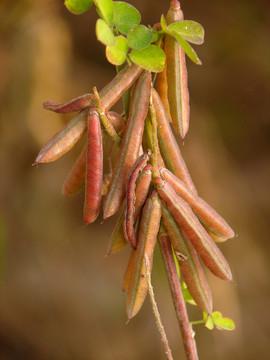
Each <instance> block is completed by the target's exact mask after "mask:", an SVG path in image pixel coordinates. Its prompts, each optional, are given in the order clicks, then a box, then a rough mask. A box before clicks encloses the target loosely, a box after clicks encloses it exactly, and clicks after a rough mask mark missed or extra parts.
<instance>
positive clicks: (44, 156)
mask: <svg viewBox="0 0 270 360" xmlns="http://www.w3.org/2000/svg"><path fill="white" fill-rule="evenodd" d="M85 116H86V114H85V112H81V113H80V114H78V115H77V116H76V117H74V118H73V119H72V120H71V121H70V122H69V123H68V124H67V126H66V127H65V128H64V129H63V130H61V131H60V132H58V133H57V134H56V135H54V136H53V137H52V139H51V140H50V141H49V142H48V143H47V144H46V145H44V146H43V148H42V149H41V150H40V152H39V154H38V156H37V158H36V160H35V162H34V165H37V164H41V163H50V162H53V161H55V160H57V159H59V158H60V157H62V156H63V155H65V154H66V153H67V152H68V151H69V150H70V149H72V148H73V146H74V145H75V144H76V143H77V142H78V141H79V139H80V138H81V137H82V135H83V133H84V131H85V129H86V122H85Z"/></svg>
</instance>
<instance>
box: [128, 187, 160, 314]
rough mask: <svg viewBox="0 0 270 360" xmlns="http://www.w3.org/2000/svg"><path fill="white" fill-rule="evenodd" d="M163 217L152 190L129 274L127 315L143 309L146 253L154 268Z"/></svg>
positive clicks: (146, 286) (146, 287) (145, 207)
mask: <svg viewBox="0 0 270 360" xmlns="http://www.w3.org/2000/svg"><path fill="white" fill-rule="evenodd" d="M160 219H161V206H160V202H159V198H158V195H157V193H156V192H155V191H153V192H152V194H151V195H150V197H149V198H148V200H147V201H146V203H145V205H144V208H143V213H142V218H141V222H140V228H139V237H138V245H137V249H136V250H134V255H131V256H134V257H135V258H134V259H133V260H131V261H134V265H133V266H132V270H133V271H132V272H131V273H130V274H129V275H128V276H127V278H128V285H127V316H128V319H131V318H133V317H134V316H135V315H136V314H137V313H138V312H139V310H140V309H141V307H142V305H143V303H144V300H145V297H146V295H147V291H148V284H147V279H146V268H145V261H144V257H145V255H146V256H147V257H148V259H149V262H150V267H151V268H152V263H153V254H154V249H155V245H156V241H157V235H158V231H159V226H160Z"/></svg>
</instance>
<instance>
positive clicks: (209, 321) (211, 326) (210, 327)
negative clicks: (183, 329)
mask: <svg viewBox="0 0 270 360" xmlns="http://www.w3.org/2000/svg"><path fill="white" fill-rule="evenodd" d="M204 325H205V327H206V328H207V329H208V330H213V329H214V327H215V326H214V322H213V319H212V318H211V316H210V315H209V316H208V317H207V319H206V321H205V324H204Z"/></svg>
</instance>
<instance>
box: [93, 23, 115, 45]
mask: <svg viewBox="0 0 270 360" xmlns="http://www.w3.org/2000/svg"><path fill="white" fill-rule="evenodd" d="M96 35H97V39H98V40H99V41H100V42H101V43H102V44H104V45H107V46H112V45H114V44H115V36H114V34H113V32H112V30H111V28H110V27H109V25H108V24H107V23H106V22H105V21H104V20H102V19H98V21H97V23H96Z"/></svg>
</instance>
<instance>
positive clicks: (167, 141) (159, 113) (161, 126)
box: [152, 89, 197, 194]
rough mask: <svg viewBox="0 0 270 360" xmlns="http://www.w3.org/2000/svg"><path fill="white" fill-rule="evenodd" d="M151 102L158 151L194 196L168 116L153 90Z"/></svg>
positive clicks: (193, 189)
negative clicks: (154, 118) (156, 126)
mask: <svg viewBox="0 0 270 360" xmlns="http://www.w3.org/2000/svg"><path fill="white" fill-rule="evenodd" d="M152 100H153V106H154V108H155V112H156V118H157V122H158V140H159V146H160V151H161V154H162V157H163V159H164V161H165V163H166V166H167V167H168V169H170V170H171V171H172V172H173V173H174V174H175V175H176V176H177V177H179V179H181V180H182V181H184V183H185V184H186V185H187V186H188V188H189V189H190V190H191V191H193V192H194V193H195V194H196V193H197V191H196V188H195V186H194V184H193V181H192V179H191V176H190V174H189V171H188V169H187V166H186V164H185V161H184V159H183V157H182V154H181V151H180V149H179V146H178V143H177V141H176V139H175V137H174V134H173V132H172V129H171V126H170V122H169V119H168V115H167V114H166V111H165V109H164V106H163V104H162V101H161V99H160V97H159V95H158V93H157V92H156V90H155V89H153V90H152Z"/></svg>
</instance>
